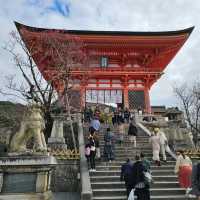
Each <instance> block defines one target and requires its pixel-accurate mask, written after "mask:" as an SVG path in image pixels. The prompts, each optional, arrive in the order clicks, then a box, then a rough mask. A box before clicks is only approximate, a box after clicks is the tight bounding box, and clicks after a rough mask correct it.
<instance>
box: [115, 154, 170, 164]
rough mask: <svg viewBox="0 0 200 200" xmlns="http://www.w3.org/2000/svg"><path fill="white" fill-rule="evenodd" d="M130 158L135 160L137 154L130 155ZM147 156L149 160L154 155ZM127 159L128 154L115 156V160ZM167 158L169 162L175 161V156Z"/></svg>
mask: <svg viewBox="0 0 200 200" xmlns="http://www.w3.org/2000/svg"><path fill="white" fill-rule="evenodd" d="M128 158H130V159H131V160H134V159H135V155H132V156H128ZM146 158H147V159H148V160H151V159H152V156H151V157H149V156H146ZM126 159H127V155H124V156H118V155H116V156H115V161H125V160H126ZM167 160H168V162H169V161H174V158H172V157H169V158H167Z"/></svg>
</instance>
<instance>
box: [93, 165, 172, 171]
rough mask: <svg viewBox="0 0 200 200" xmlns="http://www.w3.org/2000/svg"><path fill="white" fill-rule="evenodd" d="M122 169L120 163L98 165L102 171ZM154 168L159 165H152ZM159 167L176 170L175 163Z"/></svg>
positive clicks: (98, 168)
mask: <svg viewBox="0 0 200 200" xmlns="http://www.w3.org/2000/svg"><path fill="white" fill-rule="evenodd" d="M120 169H121V165H118V166H103V165H100V166H99V165H98V166H97V167H96V170H97V171H101V170H111V171H112V170H120ZM154 169H158V167H157V166H151V170H154ZM159 169H165V170H174V165H161V166H160V167H159Z"/></svg>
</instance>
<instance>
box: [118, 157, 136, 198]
mask: <svg viewBox="0 0 200 200" xmlns="http://www.w3.org/2000/svg"><path fill="white" fill-rule="evenodd" d="M132 171H133V163H132V162H131V160H130V159H129V158H128V159H127V160H126V163H124V164H122V166H121V175H120V181H124V182H125V187H126V194H127V198H128V196H129V193H130V192H131V189H132V178H131V175H132Z"/></svg>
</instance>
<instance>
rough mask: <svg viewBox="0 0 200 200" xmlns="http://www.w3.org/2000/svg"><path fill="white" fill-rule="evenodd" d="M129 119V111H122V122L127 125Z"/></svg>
mask: <svg viewBox="0 0 200 200" xmlns="http://www.w3.org/2000/svg"><path fill="white" fill-rule="evenodd" d="M129 119H130V111H129V109H128V108H126V109H125V111H124V121H125V122H126V123H127V124H129Z"/></svg>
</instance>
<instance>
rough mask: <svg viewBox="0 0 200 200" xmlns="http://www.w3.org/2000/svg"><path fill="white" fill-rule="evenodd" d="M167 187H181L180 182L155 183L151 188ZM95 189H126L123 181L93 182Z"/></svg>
mask: <svg viewBox="0 0 200 200" xmlns="http://www.w3.org/2000/svg"><path fill="white" fill-rule="evenodd" d="M166 187H170V188H172V187H176V188H178V187H179V183H178V181H154V183H153V184H152V185H151V188H166ZM92 188H93V189H103V188H109V189H111V188H125V183H124V182H123V181H121V182H120V181H119V182H93V183H92Z"/></svg>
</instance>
